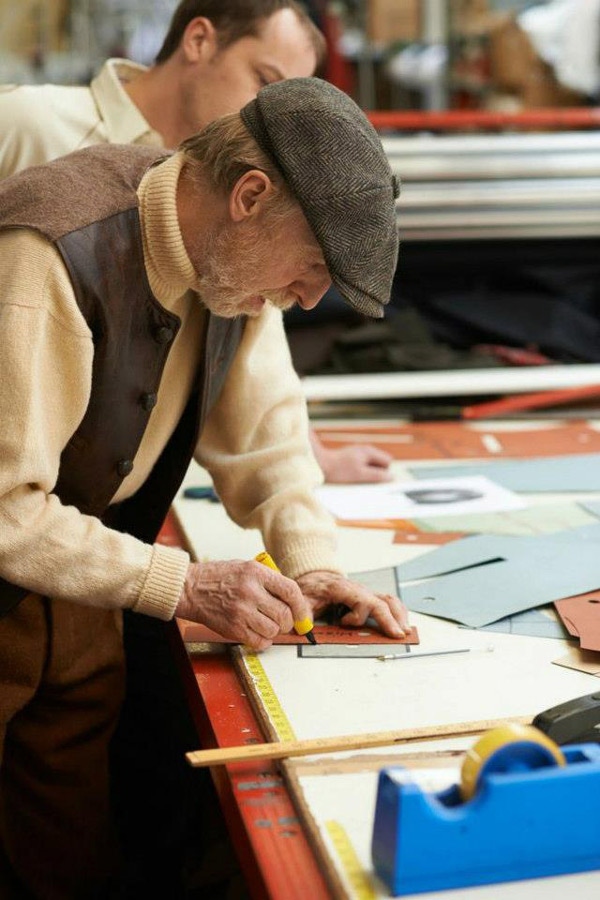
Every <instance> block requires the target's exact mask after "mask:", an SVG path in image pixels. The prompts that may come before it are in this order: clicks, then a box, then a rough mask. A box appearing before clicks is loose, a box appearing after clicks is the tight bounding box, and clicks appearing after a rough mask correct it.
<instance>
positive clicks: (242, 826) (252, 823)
mask: <svg viewBox="0 0 600 900" xmlns="http://www.w3.org/2000/svg"><path fill="white" fill-rule="evenodd" d="M159 541H160V542H161V543H165V544H169V545H171V546H181V545H182V543H183V540H182V537H181V534H180V532H179V529H178V526H177V523H176V521H175V519H174V517H173V516H172V515H171V514H169V516H168V517H167V520H166V522H165V524H164V526H163V529H162V531H161V534H160V536H159ZM171 637H172V646H173V651H174V655H175V658H176V660H177V663H178V665H179V668H180V671H181V674H182V679H183V684H184V687H185V691H186V695H187V697H188V703H189V708H190V711H191V714H192V716H193V718H194V722H195V724H196V728H197V731H198V740H199V744H200V745H201V746H202V747H231V746H238V745H240V744H255V743H261V742H263V741H264V740H265V739H266V738H265V735H264V734H263V732H262V730H261V728H260V725H259V723H258V721H257V719H256V716H255V715H254V711H253V709H252V706H251V704H250V701H249V700H248V698H247V696H246V694H245V691H244V687H243V685H242V683H241V682H240V680H239V678H238V676H237V674H236V672H235V669H234V667H233V663H232V661H231V659H230V657H229V655H228V653H227V652H226V651H222V652H218V653H209V654H206V653H202V654H199V655H198V656H196V657H193V656H190V655H189V654H188V652H187V650H186V647H185V645H184V643H183V640H182V638H181V635H180V633H179V630H178V629H177V628H176V627H175V626H174V627H173V629H172V631H171ZM193 749H196V748H194V747H190V750H193ZM212 776H213V781H214V783H215V787H216V790H217V794H218V796H219V800H220V803H221V807H222V809H223V813H224V816H225V819H226V821H227V824H228V828H229V832H230V836H231V840H232V843H233V846H234V848H235V851H236V853H237V856H238V859H239V862H240V866H241V868H242V871H243V873H244V877H245V879H246V883H247V886H248V889H249V891H250V893H251V895H252V896H253V897H254V898H256V900H307V898H308V897H310V898H311V900H331V898H332V893H331V891H330V889H329V887H328V886H327V884H326V882H325V879H324V877H323V875H322V873H321V871H320V870H319V867H318V864H317V861H316V859H315V856H314V854H313V852H312V849H311V847H310V844H309V842H308V838H307V836H306V833H305V832H304V830H303V827H302V824H301V822H300V821H299V819H298V816H297V813H296V809H295V807H294V804H293V802H292V799H291V797H290V795H289V793H288V791H287V788H286V785H285V782H284V780H283V778H282V776H281V774H280V772H279V770H278V768H277V766H276V765H275V764H274V763H271V762H264V763H261V762H253V763H245V764H237V765H230V766H220V767H216V768H214V769H213V770H212Z"/></svg>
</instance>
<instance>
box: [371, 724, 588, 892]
mask: <svg viewBox="0 0 600 900" xmlns="http://www.w3.org/2000/svg"><path fill="white" fill-rule="evenodd" d="M599 797H600V745H598V744H596V743H585V744H572V745H570V746H565V747H562V748H561V747H559V746H558V744H556V743H555V742H554V741H553V740H552V739H551V738H549V737H548V736H547V735H546V734H544V733H543V732H542V731H540V730H538V729H537V728H534V727H533V726H530V725H506V726H502V727H500V728H495V729H492V731H489V732H486V733H485V734H484V735H483V736H482V737H481V738H480V739H479V740H478V741H477V742H476V743H475V744H474V746H473V747H472V748H471V750H469V751H468V753H467V755H466V758H465V761H464V763H463V767H462V770H461V780H460V784H455V785H453V786H452V787H450V788H448V789H446V790H444V791H440V792H439V793H426V792H424V791H423V790H422V789H421V788H420V787H419V786H418V785H417V784H416V783H415V782H414V780H413V779H412V778H411V776H410V773H409V772H408V771H407V770H406V769H400V768H390V769H384V770H382V771H381V772H380V775H379V784H378V790H377V803H376V809H375V823H374V828H373V839H372V845H371V851H372V858H373V864H374V867H375V871H376V872H377V874H378V876H379V877H380V878H381V879H382V880H383V882H384V883H385V884H386V885H387V887H388V888H389V890H390V892H391V893H392V894H393V895H394V896H404V895H406V894H418V893H424V892H427V891H438V890H444V889H447V888H457V887H467V886H471V885H477V884H491V883H495V882H501V881H516V880H521V879H525V878H537V877H541V876H544V875H560V874H565V873H567V872H583V871H587V870H589V869H597V868H600V814H599V805H598V804H599V800H598V798H599Z"/></svg>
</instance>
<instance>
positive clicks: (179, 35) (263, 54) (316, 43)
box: [155, 0, 325, 139]
mask: <svg viewBox="0 0 600 900" xmlns="http://www.w3.org/2000/svg"><path fill="white" fill-rule="evenodd" d="M324 56H325V40H324V38H323V35H322V34H321V32H320V31H319V30H318V29H317V28H316V27H315V25H314V24H313V22H312V20H311V19H310V17H309V16H308V15H307V13H306V12H305V11H304V10H303V8H302V7H301V6H300V5H299V4H298V3H296V2H295V0H182V2H181V3H180V4H179V6H178V7H177V9H176V11H175V13H174V14H173V18H172V20H171V25H170V27H169V30H168V32H167V35H166V37H165V40H164V43H163V46H162V48H161V50H160V51H159V53H158V56H157V57H156V66H155V69H157V70H159V71H160V70H161V69H163V68H165V69H167V68H172V69H176V71H177V78H178V98H177V100H176V101H175V102H179V103H181V104H182V106H181V108H182V110H183V111H184V115H187V121H186V122H185V130H186V132H187V133H185V134H181V135H180V139H181V138H183V137H187V136H188V135H190V134H193V133H194V132H196V131H198V130H199V129H200V128H201V127H203V126H204V125H206V124H208V123H209V122H211V121H213V119H215V118H217V117H218V116H222V115H226V114H227V113H230V112H237V111H238V110H239V109H241V107H242V106H244V104H245V103H247V102H248V100H250V99H251V98H252V97H253V96H255V95H256V93H257V92H258V91H259V90H260V88H262V87H264V86H265V85H266V84H271V83H273V82H276V81H281V80H283V79H285V78H298V77H304V76H308V75H312V74H314V72H315V71H317V69H318V68H319V67H320V65H321V64H322V62H323V60H324Z"/></svg>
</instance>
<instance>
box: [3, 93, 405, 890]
mask: <svg viewBox="0 0 600 900" xmlns="http://www.w3.org/2000/svg"><path fill="white" fill-rule="evenodd" d="M332 144H334V145H335V146H345V147H348V158H347V159H344V160H343V161H342V162H337V161H336V160H337V156H335V157H334V156H332V154H331V153H329V152H328V148H329V147H330V146H331V145H332ZM156 163H159V164H158V165H157V164H156ZM396 194H397V191H396V185H395V182H394V179H393V176H392V174H391V171H390V169H389V165H388V163H387V160H386V158H385V154H384V153H383V150H382V148H381V144H380V142H379V139H378V137H377V135H376V133H375V132H374V130H373V129H372V128H371V126H370V125H369V123H368V122H367V120H366V119H365V117H364V116H363V114H362V113H361V112H360V110H359V109H358V107H356V105H355V104H354V103H353V102H352V101H351V100H350V99H349V98H348V97H346V95H344V94H342V93H341V92H339V91H337V90H336V89H335V88H333V87H332V86H330V85H327V84H326V83H325V82H321V81H319V80H318V79H310V78H309V79H304V78H301V79H292V80H289V81H286V82H279V83H276V84H273V85H270V86H268V87H265V89H264V90H262V91H261V92H260V94H259V95H258V97H257V99H256V100H254V101H251V102H250V103H248V104H246V106H245V107H244V108H243V109H242V112H241V114H239V115H238V114H234V115H232V116H228V117H225V118H224V119H220V120H217V121H216V122H215V123H213V124H212V125H210V126H208V127H207V128H206V129H205V130H204V131H203V132H201V133H200V134H199V135H197V136H195V137H193V138H191V139H190V140H189V141H186V142H185V143H184V145H183V147H182V151H181V152H179V153H176V154H175V155H174V156H172V157H169V158H167V159H166V161H163V162H160V152H157V151H154V150H151V149H148V148H141V147H137V148H136V147H126V146H120V147H103V148H91V149H88V150H86V151H84V152H82V153H81V154H75V155H71V156H68V157H66V158H65V159H61V160H57V161H56V162H54V163H52V164H50V165H49V166H47V167H35V168H33V169H30V170H28V171H25V172H23V173H22V174H21V175H19V176H17V177H15V178H13V179H9V180H7V181H5V182H4V184H3V185H2V187H1V188H0V210H1V213H0V276H1V280H2V284H3V293H2V297H1V308H0V318H1V320H2V326H3V327H2V329H1V330H0V341H1V343H2V346H1V348H0V421H1V422H2V428H0V459H1V460H2V466H1V468H0V524H1V527H0V576H1V578H2V581H1V582H0V603H1V605H2V608H3V612H4V613H5V615H4V616H3V618H2V619H0V668H1V671H0V685H1V689H0V710H1V711H2V723H1V733H2V735H3V737H4V740H3V746H2V767H1V772H0V777H1V794H0V798H1V806H0V838H1V846H0V851H1V852H0V888H1V890H0V893H2V896H3V897H6V898H12V897H20V896H22V892H23V890H24V888H25V887H26V888H27V890H29V891H30V892H31V895H32V896H33V897H34V898H39V900H64V898H66V897H92V896H97V895H98V894H97V891H98V890H99V888H100V886H101V884H102V880H103V878H104V876H105V875H106V870H107V866H108V860H109V853H108V847H107V843H108V832H107V818H108V788H107V758H106V757H107V744H108V740H109V738H110V734H111V732H112V728H113V725H114V721H115V718H116V715H117V713H118V707H119V703H120V696H121V681H122V665H123V661H122V648H121V636H120V628H119V622H120V611H121V610H122V609H124V608H128V609H131V610H133V613H134V614H140V613H145V614H147V615H148V616H152V617H155V618H157V619H159V620H160V619H163V620H166V619H170V618H171V617H172V616H173V615H174V614H176V615H180V616H183V617H186V618H191V619H194V620H196V621H200V622H203V623H205V624H207V625H209V626H211V627H213V628H216V629H217V630H219V631H221V632H222V633H223V634H225V635H227V636H230V637H232V638H234V639H236V640H240V641H244V642H245V643H247V644H249V645H250V646H251V647H255V648H257V649H262V648H266V647H267V646H269V644H270V643H271V641H272V640H273V638H274V637H275V636H276V635H277V634H278V633H280V632H282V631H287V630H289V629H290V628H291V626H292V623H293V621H295V620H297V619H302V618H305V617H311V618H313V617H314V616H316V615H318V614H319V613H320V612H321V611H322V610H323V609H324V608H325V607H326V606H327V605H329V604H330V603H344V604H346V605H347V606H348V607H349V609H350V612H349V613H348V614H347V615H346V617H345V621H346V622H347V623H348V624H354V625H360V624H362V623H364V621H365V620H366V618H367V617H368V616H372V617H373V618H375V620H376V621H377V622H378V623H379V625H380V627H381V628H382V630H383V631H384V632H385V633H387V634H389V635H395V636H399V635H401V634H402V632H403V629H404V628H405V627H406V616H405V611H404V609H403V607H402V605H401V604H400V602H399V601H398V600H397V599H396V598H394V597H390V596H386V595H377V594H373V593H371V592H370V591H368V590H367V589H366V588H364V587H361V586H360V585H356V584H353V583H351V582H349V581H348V580H347V579H346V578H345V577H344V576H343V575H342V574H341V573H340V572H339V569H338V568H337V565H336V561H335V553H334V533H333V530H332V525H331V522H330V520H329V517H328V516H327V515H326V514H325V513H324V512H323V510H321V509H320V507H319V506H318V504H317V503H316V500H315V498H314V495H313V492H312V487H313V485H314V484H315V483H316V482H317V481H318V480H319V479H318V470H316V471H315V466H314V461H313V459H312V457H311V455H310V453H309V444H308V425H307V417H306V407H305V403H304V401H303V398H302V392H301V389H300V385H299V382H298V379H297V378H296V376H295V375H294V372H293V370H292V367H291V363H290V359H289V354H288V351H287V346H286V343H285V338H284V332H283V328H282V320H281V310H282V309H285V308H287V307H289V306H290V305H292V304H295V303H297V304H299V305H300V306H302V307H303V308H304V309H310V308H311V307H313V306H315V305H316V304H317V303H318V302H319V299H320V297H321V295H322V294H323V292H324V290H325V289H326V287H327V286H328V284H329V283H330V280H331V279H333V281H334V283H335V284H336V286H337V287H338V289H339V290H340V291H341V292H343V295H344V297H345V298H346V299H347V300H348V302H349V303H350V304H351V305H352V306H353V307H354V308H355V309H357V310H359V311H360V312H362V313H365V314H367V315H376V316H380V315H381V314H382V307H383V304H385V303H386V302H387V301H388V299H389V289H390V283H391V279H392V276H393V272H394V269H395V262H396V255H397V234H396V224H395V211H394V199H395V196H396ZM357 241H360V243H361V248H362V251H363V252H362V254H361V255H360V257H357V254H356V253H355V252H354V247H355V244H356V242H357ZM195 435H199V437H200V440H199V442H196V438H195ZM195 444H196V454H197V458H198V459H199V460H200V462H201V463H202V464H203V465H205V466H206V467H207V468H208V470H209V471H210V473H211V475H212V477H213V480H214V482H215V485H216V487H217V490H218V491H219V494H220V496H221V497H222V499H223V502H224V504H225V506H226V509H227V511H228V512H229V514H230V515H231V516H232V518H233V519H234V520H235V521H237V522H238V523H240V524H243V525H245V526H246V527H257V528H260V529H261V531H262V534H263V539H264V542H265V546H266V547H267V549H268V550H269V551H270V552H271V554H272V555H273V556H274V558H275V559H276V560H277V562H278V563H279V565H280V568H281V570H282V572H283V573H284V574H282V575H279V574H278V573H275V572H272V571H271V570H269V569H266V568H264V567H262V566H260V565H259V564H256V563H252V562H250V563H249V562H241V561H216V562H210V563H198V564H191V563H190V561H189V559H188V557H187V554H185V553H184V552H183V551H180V550H177V549H174V548H169V547H162V546H159V545H154V546H153V545H152V541H153V540H154V537H155V535H156V532H157V530H158V528H159V527H160V524H161V522H162V519H163V517H164V514H165V511H166V509H167V508H168V505H169V503H170V502H171V500H172V497H173V495H174V493H175V492H176V491H177V489H178V486H179V483H180V480H181V478H182V477H183V474H184V472H185V469H186V467H187V464H188V461H189V457H190V454H191V452H192V450H193V448H194V445H195ZM42 594H44V595H45V596H42ZM49 598H52V599H49ZM146 749H147V750H148V751H149V750H150V748H146ZM154 789H155V784H154V783H153V782H152V781H151V780H150V781H149V782H147V783H146V790H147V791H149V792H150V793H152V792H153V791H154ZM153 824H154V827H155V828H156V830H160V829H161V828H163V827H168V823H165V822H162V821H160V819H159V820H155V821H154V823H153ZM73 848H75V852H73ZM17 886H18V887H17ZM138 896H139V894H138ZM170 896H174V894H171V895H170Z"/></svg>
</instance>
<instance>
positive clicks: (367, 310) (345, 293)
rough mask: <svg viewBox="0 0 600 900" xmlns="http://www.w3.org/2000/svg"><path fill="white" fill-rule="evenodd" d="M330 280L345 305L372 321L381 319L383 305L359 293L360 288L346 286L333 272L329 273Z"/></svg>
mask: <svg viewBox="0 0 600 900" xmlns="http://www.w3.org/2000/svg"><path fill="white" fill-rule="evenodd" d="M330 275H331V280H332V282H333V284H334V285H335V286H336V288H337V289H338V291H339V292H340V294H341V295H342V297H343V298H344V300H345V301H346V303H349V304H350V306H351V307H352V308H353V309H355V310H356V311H357V312H359V313H361V314H362V315H363V316H370V317H371V318H372V319H383V316H384V312H385V304H383V303H382V302H381V301H380V300H377V298H376V297H373V296H372V295H371V294H367V293H365V292H364V291H361V290H360V288H357V287H355V286H354V285H351V284H348V282H347V281H344V279H343V278H339V277H338V276H337V275H336V274H335V273H334V272H330Z"/></svg>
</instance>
